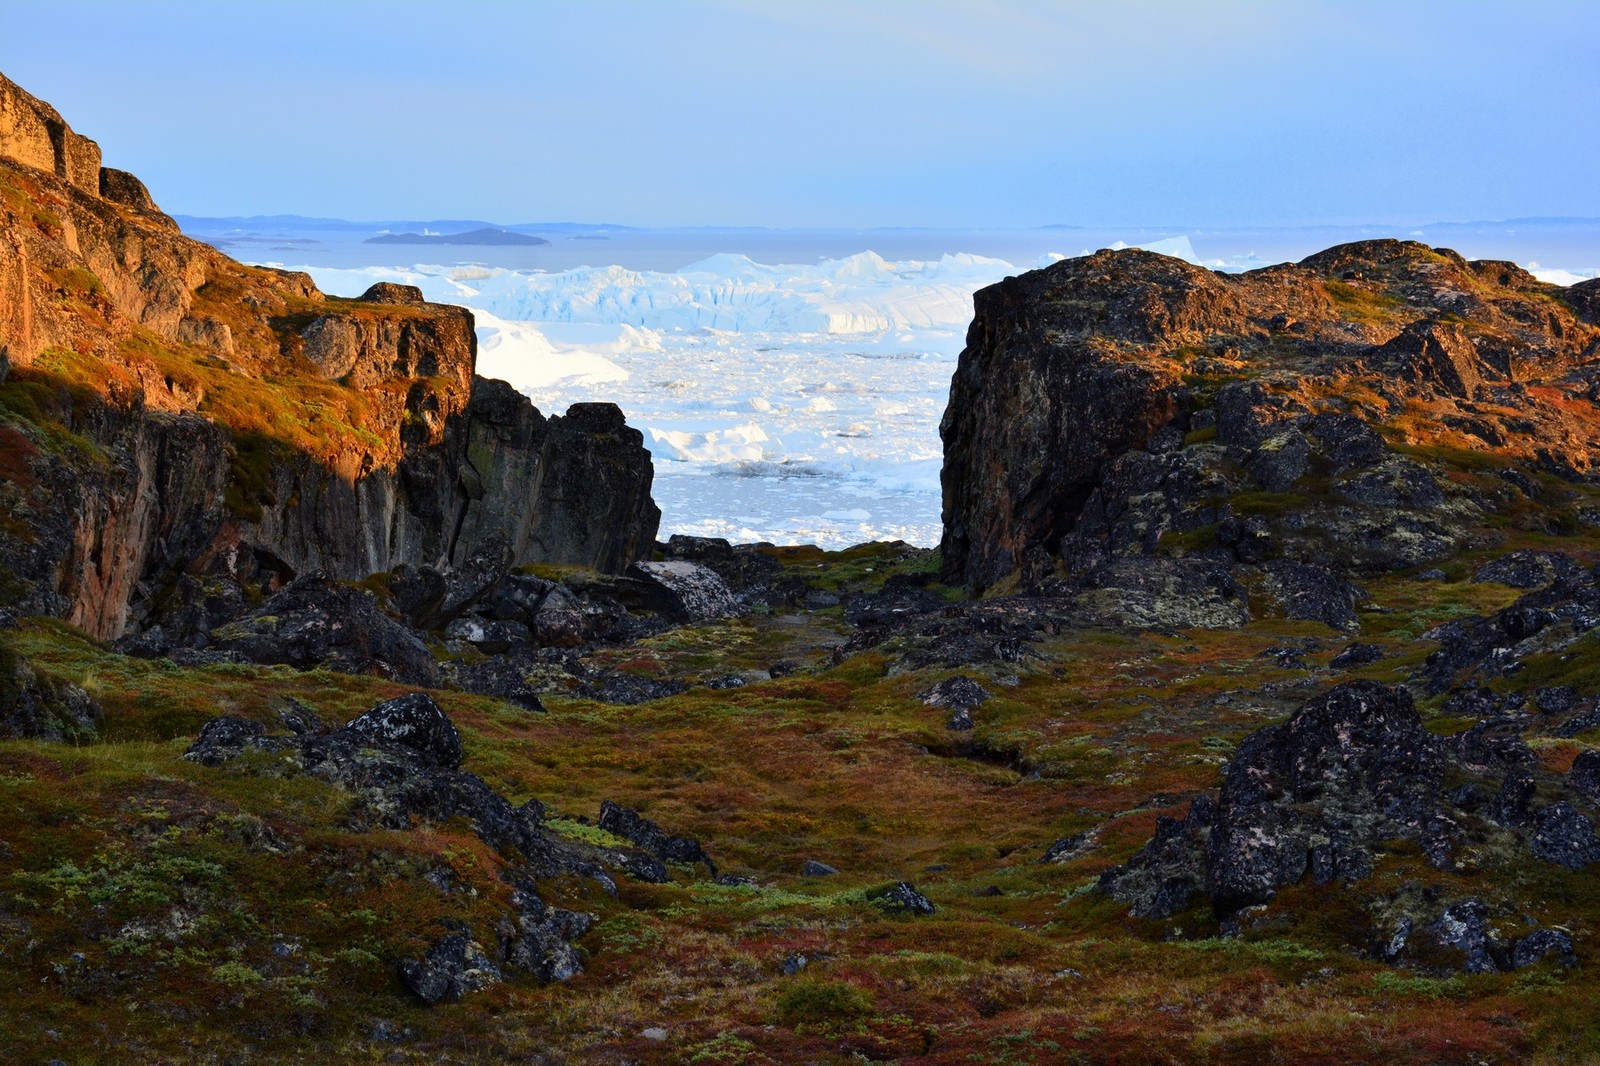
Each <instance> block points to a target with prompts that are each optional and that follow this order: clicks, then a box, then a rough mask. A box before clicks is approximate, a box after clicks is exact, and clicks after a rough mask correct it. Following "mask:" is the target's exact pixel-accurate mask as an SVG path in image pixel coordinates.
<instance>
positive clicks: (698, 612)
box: [627, 560, 743, 622]
mask: <svg viewBox="0 0 1600 1066" xmlns="http://www.w3.org/2000/svg"><path fill="white" fill-rule="evenodd" d="M627 573H628V576H629V577H631V578H634V579H635V580H637V581H639V582H640V583H641V584H642V586H643V587H644V590H645V597H646V606H647V607H649V608H650V609H652V610H654V611H656V612H658V613H660V614H663V615H665V616H666V617H668V618H670V619H672V620H673V621H675V622H709V621H711V620H713V619H716V618H728V617H731V616H733V615H737V614H740V613H741V612H742V610H743V608H742V607H741V606H740V604H739V601H738V599H736V598H735V597H734V594H733V591H732V590H731V589H729V588H728V586H727V584H726V583H725V582H724V581H723V580H722V578H721V576H720V575H718V574H717V572H716V571H715V570H712V569H710V568H709V567H704V566H699V565H697V564H695V563H690V562H684V561H682V560H667V561H665V562H642V563H634V564H633V565H632V566H630V567H629V568H628V571H627Z"/></svg>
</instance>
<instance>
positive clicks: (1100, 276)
mask: <svg viewBox="0 0 1600 1066" xmlns="http://www.w3.org/2000/svg"><path fill="white" fill-rule="evenodd" d="M1597 300H1600V282H1585V283H1583V284H1581V285H1577V286H1573V287H1572V288H1570V289H1568V288H1562V287H1559V286H1555V285H1547V284H1543V283H1541V282H1539V281H1538V280H1536V279H1535V278H1534V277H1532V276H1531V275H1529V274H1528V273H1527V272H1525V271H1523V270H1521V269H1520V268H1518V267H1516V266H1514V265H1512V264H1510V263H1501V262H1468V261H1466V260H1465V259H1463V258H1462V257H1460V256H1459V255H1457V254H1456V253H1454V252H1451V251H1448V250H1444V249H1433V248H1429V247H1426V246H1424V245H1422V244H1418V243H1415V242H1409V241H1407V242H1401V241H1394V240H1382V241H1369V242H1362V243H1358V244H1350V245H1343V246H1340V247H1337V248H1332V249H1329V250H1328V251H1325V252H1322V253H1319V254H1317V255H1314V256H1311V257H1310V258H1308V259H1306V260H1304V261H1302V262H1300V263H1298V264H1285V265H1282V266H1274V267H1269V268H1266V269H1262V270H1255V271H1251V272H1249V273H1245V274H1240V275H1225V274H1219V273H1213V272H1211V271H1207V270H1203V269H1201V268H1199V267H1195V266H1191V265H1189V264H1187V263H1183V262H1180V261H1178V260H1175V259H1171V258H1167V257H1164V256H1160V255H1155V254H1153V253H1149V252H1143V251H1136V250H1130V251H1104V252H1099V253H1097V254H1095V255H1092V256H1085V257H1083V258H1079V259H1069V260H1066V261H1063V262H1061V263H1058V264H1056V265H1054V266H1051V267H1049V268H1047V269H1044V270H1039V271H1034V272H1031V273H1028V274H1025V275H1023V276H1021V277H1016V278H1008V279H1006V280H1005V281H1004V282H1002V283H1000V284H998V285H995V286H991V287H990V288H987V289H985V290H983V291H982V292H980V293H978V294H977V297H976V316H975V318H974V320H973V323H972V327H971V330H970V332H969V333H968V336H967V347H966V349H965V351H963V352H962V354H961V358H960V362H959V364H958V367H957V370H956V373H955V377H954V379H953V381H952V382H951V388H950V403H949V406H948V408H947V409H946V412H945V416H944V421H943V424H942V425H941V427H940V431H941V434H942V436H943V439H944V446H945V466H944V471H943V485H944V525H945V535H944V542H943V553H944V554H943V565H944V573H945V577H946V578H947V579H949V580H955V581H960V582H963V583H965V584H966V585H967V586H968V587H969V588H970V589H972V590H974V591H983V590H989V589H994V588H997V587H999V588H1015V587H1018V586H1021V587H1024V588H1031V587H1035V586H1038V585H1039V584H1041V583H1042V582H1046V581H1050V580H1056V579H1061V578H1066V579H1069V580H1074V581H1077V582H1078V583H1079V584H1080V585H1088V586H1090V587H1097V586H1105V585H1107V584H1109V585H1113V586H1118V585H1126V581H1125V580H1124V578H1125V577H1126V575H1127V573H1128V566H1129V564H1130V561H1131V560H1141V559H1143V560H1157V559H1159V560H1175V559H1187V560H1188V562H1187V564H1186V565H1185V566H1183V567H1181V568H1180V569H1181V570H1182V574H1180V575H1179V576H1177V577H1174V578H1173V579H1172V580H1174V581H1177V582H1178V583H1179V584H1182V583H1183V582H1184V581H1188V582H1190V583H1191V584H1192V583H1194V582H1195V581H1198V582H1200V583H1201V584H1209V585H1210V586H1211V587H1212V588H1213V589H1214V590H1216V589H1221V590H1222V593H1221V595H1222V597H1223V598H1224V599H1226V598H1229V597H1234V598H1241V599H1242V597H1235V594H1234V592H1230V591H1228V586H1229V584H1230V582H1231V581H1232V579H1233V578H1240V579H1242V580H1245V582H1246V583H1247V584H1248V583H1250V582H1252V581H1253V582H1256V583H1257V584H1258V585H1262V587H1264V588H1265V589H1266V591H1267V598H1269V599H1271V598H1273V596H1272V588H1273V586H1274V585H1279V586H1291V585H1292V586H1297V587H1299V588H1302V589H1303V588H1304V587H1305V586H1306V584H1307V582H1306V580H1304V579H1305V577H1306V575H1305V574H1303V573H1302V574H1299V575H1298V576H1296V575H1294V574H1292V573H1290V571H1291V570H1292V568H1293V567H1295V566H1300V567H1305V566H1311V567H1316V568H1319V570H1320V571H1326V570H1329V569H1331V570H1332V571H1336V572H1350V573H1355V574H1361V573H1373V572H1385V571H1387V570H1391V569H1397V568H1404V567H1410V566H1417V565H1421V564H1424V563H1427V562H1429V561H1430V560H1435V559H1438V558H1441V557H1443V556H1444V555H1445V554H1446V553H1447V552H1449V551H1450V550H1452V549H1453V548H1456V547H1460V546H1461V545H1462V544H1464V543H1465V542H1466V541H1468V540H1470V539H1472V538H1473V537H1475V536H1478V535H1480V534H1481V533H1483V531H1484V529H1485V528H1486V527H1487V526H1492V525H1493V524H1494V523H1495V522H1496V521H1499V520H1500V519H1502V518H1504V517H1505V516H1506V515H1507V514H1509V513H1511V512H1514V511H1515V510H1516V500H1518V499H1522V498H1525V497H1526V496H1527V494H1528V493H1533V492H1537V491H1538V486H1537V484H1536V481H1537V479H1538V478H1539V477H1543V476H1551V477H1554V478H1556V479H1568V480H1570V479H1580V478H1589V477H1590V476H1591V474H1592V471H1593V468H1594V464H1595V462H1596V460H1597V457H1600V412H1597V409H1596V407H1595V404H1594V400H1595V398H1596V396H1597V395H1600V329H1597V324H1600V315H1597V313H1596V311H1597ZM1462 457H1472V462H1471V463H1468V464H1467V465H1468V466H1469V467H1473V468H1474V469H1472V470H1466V471H1463V470H1462V469H1461V466H1462V464H1461V463H1460V462H1456V460H1459V459H1461V458H1462ZM1479 474H1482V475H1485V476H1482V477H1480V476H1478V475H1479ZM1495 516H1500V517H1499V518H1496V517H1495ZM1240 566H1244V567H1246V568H1250V569H1248V570H1247V571H1246V572H1244V573H1240V572H1239V569H1238V568H1239V567H1240ZM1208 567H1209V569H1208ZM1119 568H1120V575H1119ZM1142 569H1143V572H1144V573H1145V574H1146V575H1148V574H1150V573H1168V574H1172V573H1175V571H1173V570H1172V568H1171V567H1170V566H1167V565H1166V563H1165V562H1160V563H1158V562H1153V561H1152V562H1151V564H1150V565H1149V566H1145V567H1143V568H1142ZM1286 575H1288V576H1287V577H1286ZM1145 580H1148V578H1146V579H1145ZM1263 583H1264V584H1263ZM1339 595H1343V593H1339ZM1276 598H1277V599H1279V600H1284V599H1288V600H1291V601H1292V600H1295V599H1297V598H1303V597H1298V594H1297V593H1295V592H1294V591H1293V590H1290V591H1289V592H1288V593H1286V594H1284V595H1279V596H1277V597H1276ZM1335 598H1337V597H1335ZM1293 607H1294V604H1293V603H1291V604H1290V608H1291V613H1292V610H1293ZM1314 611H1315V613H1316V614H1317V616H1318V617H1323V616H1330V615H1337V616H1340V617H1344V616H1347V615H1348V611H1339V610H1337V609H1328V608H1323V609H1314ZM1324 620H1333V621H1335V622H1338V621H1339V618H1332V617H1328V618H1324Z"/></svg>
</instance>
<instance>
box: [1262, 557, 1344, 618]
mask: <svg viewBox="0 0 1600 1066" xmlns="http://www.w3.org/2000/svg"><path fill="white" fill-rule="evenodd" d="M1263 569H1264V570H1265V571H1266V574H1267V581H1266V590H1267V594H1268V595H1269V596H1271V597H1272V598H1273V599H1275V600H1277V602H1278V604H1279V606H1280V607H1281V608H1282V610H1283V613H1284V614H1285V615H1286V616H1287V617H1289V618H1294V619H1299V620H1301V621H1307V622H1321V623H1322V624H1323V625H1327V626H1332V627H1333V628H1334V629H1343V630H1355V629H1359V628H1360V623H1359V622H1358V621H1357V620H1356V600H1357V598H1358V597H1359V596H1360V595H1361V590H1360V589H1358V588H1357V587H1356V586H1355V584H1354V583H1352V582H1351V580H1350V579H1349V578H1348V577H1346V576H1345V575H1344V574H1341V573H1338V572H1336V571H1334V570H1330V569H1328V568H1327V567H1325V566H1313V565H1310V564H1307V563H1296V562H1289V561H1280V562H1273V563H1268V564H1266V566H1265V567H1263Z"/></svg>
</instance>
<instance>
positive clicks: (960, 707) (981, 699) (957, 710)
mask: <svg viewBox="0 0 1600 1066" xmlns="http://www.w3.org/2000/svg"><path fill="white" fill-rule="evenodd" d="M989 698H990V696H989V690H988V689H986V688H984V687H983V686H982V685H980V684H978V683H977V682H976V681H974V680H972V678H970V677H967V676H966V675H965V674H957V675H956V676H954V677H947V678H945V679H944V680H943V681H941V682H939V683H938V684H937V685H934V686H933V687H932V688H930V689H928V690H927V691H925V692H923V693H922V702H923V703H926V704H927V705H928V706H930V707H945V708H948V709H949V711H950V717H949V719H948V720H947V721H946V722H945V726H946V728H948V729H952V730H955V731H957V732H965V731H966V730H969V729H971V728H972V726H973V721H972V711H973V709H974V708H975V707H979V706H982V705H983V704H984V703H986V702H987V701H988V700H989Z"/></svg>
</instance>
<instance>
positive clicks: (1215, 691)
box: [0, 81, 1600, 1064]
mask: <svg viewBox="0 0 1600 1066" xmlns="http://www.w3.org/2000/svg"><path fill="white" fill-rule="evenodd" d="M0 211H3V215H4V217H3V223H4V225H3V229H0V232H3V235H4V238H5V239H4V240H3V241H0V293H3V294H4V299H0V345H3V346H4V348H3V352H4V355H3V361H0V594H3V599H0V605H3V606H0V972H3V973H4V974H5V975H6V976H7V977H8V978H9V980H8V982H7V987H8V989H9V991H8V994H7V995H6V996H5V997H4V998H3V999H0V1052H4V1054H5V1057H6V1060H7V1061H16V1062H39V1063H52V1062H62V1063H72V1064H78V1063H130V1062H140V1063H143V1062H149V1063H165V1062H219V1061H223V1060H239V1061H253V1062H286V1063H287V1062H301V1061H308V1060H319V1061H382V1062H397V1063H406V1062H419V1063H420V1062H428V1063H438V1062H462V1063H467V1062H499V1061H525V1062H542V1063H559V1062H585V1063H589V1062H596V1063H618V1064H620V1063H647V1062H659V1063H668V1062H695V1063H718V1062H725V1063H735V1062H737V1063H761V1062H796V1063H799V1062H841V1063H843V1062H860V1061H881V1062H901V1063H970V1062H993V1063H1008V1064H1009V1063H1060V1062H1086V1063H1087V1062H1107V1063H1146V1062H1150V1063H1159V1062H1171V1063H1177V1062H1184V1063H1188V1062H1218V1063H1223V1062H1229V1063H1256V1062H1262V1061H1290V1062H1324V1063H1334V1062H1339V1063H1343V1062H1351V1061H1385V1062H1393V1063H1455V1062H1505V1063H1509V1062H1525V1061H1534V1062H1540V1061H1542V1062H1567V1061H1586V1060H1589V1059H1593V1058H1595V1057H1597V1056H1600V1037H1597V1034H1596V1028H1595V1026H1594V1024H1593V1018H1592V1014H1593V1011H1592V1003H1593V1001H1594V998H1595V996H1596V994H1597V993H1600V985H1597V980H1600V978H1597V976H1596V975H1597V974H1600V956H1597V949H1596V941H1595V932H1596V929H1597V927H1600V893H1597V892H1596V891H1595V890H1594V888H1593V884H1594V877H1595V872H1596V869H1597V864H1600V830H1597V828H1596V823H1595V819H1596V818H1597V817H1600V702H1597V701H1600V649H1597V646H1596V642H1595V633H1596V632H1597V629H1596V627H1597V624H1600V536H1597V526H1600V485H1597V484H1596V483H1595V480H1594V474H1593V472H1592V467H1593V464H1594V463H1595V460H1596V456H1597V454H1600V451H1597V448H1600V438H1597V430H1600V422H1597V419H1596V415H1595V398H1596V392H1595V390H1596V388H1597V381H1600V378H1597V377H1596V374H1597V373H1600V370H1597V368H1600V317H1597V316H1600V287H1597V285H1596V283H1587V284H1585V285H1580V286H1574V287H1572V288H1570V289H1563V288H1558V287H1554V286H1548V285H1543V284H1540V283H1539V282H1537V281H1535V280H1534V279H1532V278H1531V277H1529V276H1528V275H1526V274H1525V273H1523V272H1521V271H1520V270H1518V269H1517V268H1516V267H1513V266H1511V265H1509V264H1503V263H1483V262H1471V263H1469V262H1465V261H1463V260H1461V259H1460V258H1459V257H1458V256H1456V255H1455V254H1454V253H1452V252H1449V251H1446V250H1443V249H1432V248H1427V247H1424V246H1422V245H1418V244H1413V243H1403V242H1396V241H1373V242H1367V243H1362V244H1357V245H1346V246H1343V247H1339V248H1334V249H1330V250H1329V251H1327V252H1323V253H1321V254H1319V255H1316V256H1313V257H1311V258H1310V259H1307V260H1305V261H1304V262H1302V263H1300V264H1296V265H1288V266H1281V267H1273V268H1269V269H1266V270H1261V271H1254V272H1251V273H1249V274H1245V275H1241V276H1234V277H1229V276H1222V275H1217V274H1212V273H1208V272H1206V271H1203V270H1199V269H1197V268H1194V267H1191V266H1188V265H1186V264H1184V263H1182V262H1179V261H1177V260H1173V259H1168V258H1165V257H1162V256H1157V255H1152V254H1149V253H1144V252H1138V251H1122V252H1101V253H1098V254H1096V255H1093V256H1087V257H1084V258H1081V259H1076V260H1068V261H1065V262H1062V263H1060V264H1057V265H1056V266H1053V267H1050V268H1048V269H1046V270H1042V271H1036V272H1033V273H1030V274H1027V275H1024V276H1022V277H1019V278H1013V279H1008V280H1007V281H1005V282H1003V283H1001V284H1000V285H997V286H994V287H993V288H990V289H986V290H984V291H982V292H980V293H978V294H977V297H976V315H975V319H974V323H973V327H972V331H971V333H970V336H969V343H968V347H967V350H966V351H965V353H963V356H962V359H961V362H960V364H959V368H958V370H957V373H956V377H955V380H954V381H953V383H952V389H951V402H950V406H949V409H948V411H947V412H946V415H945V420H944V425H943V433H944V438H945V443H946V466H945V502H946V512H945V525H946V533H945V540H944V544H943V545H942V547H941V549H940V550H938V551H928V550H922V549H916V548H912V547H909V546H907V545H904V544H894V543H889V544H884V543H880V544H870V545H861V546H858V547H856V548H852V549H850V550H848V551H843V552H822V551H819V550H817V549H815V548H809V547H774V546H772V545H730V544H728V543H726V542H724V541H720V540H712V539H699V538H686V537H673V538H671V539H670V540H669V541H667V542H666V543H657V542H656V540H655V533H656V522H657V517H658V516H657V513H656V511H655V509H654V505H653V504H652V503H651V501H650V497H649V486H650V476H651V475H650V464H649V456H648V453H646V452H645V451H644V450H643V448H642V447H641V441H640V438H639V435H638V433H636V432H635V431H633V430H631V429H630V428H629V427H627V426H626V425H625V424H624V422H623V420H622V417H621V415H620V413H619V412H618V411H617V410H616V409H615V408H614V407H611V406H609V405H592V406H583V407H575V408H573V409H571V410H569V411H568V412H567V413H566V414H565V415H563V416H546V415H544V414H542V413H540V412H539V411H537V410H535V409H534V408H533V407H532V406H531V405H529V403H528V402H527V401H526V400H525V399H523V398H522V397H520V396H519V395H517V394H516V393H515V392H514V391H513V390H511V389H510V388H509V387H508V386H505V385H503V384H501V383H498V382H493V381H485V380H482V379H479V378H476V377H475V376H474V374H473V370H474V350H473V332H472V324H471V319H470V316H469V315H468V314H467V313H466V312H464V311H462V310H460V309H457V308H450V307H444V306H440V305H433V304H426V303H423V302H421V300H420V297H419V296H418V295H417V294H416V293H415V291H413V290H409V289H407V288H405V287H402V286H375V287H374V288H373V290H372V291H369V292H368V293H367V294H366V295H365V297H364V298H363V299H361V300H357V301H346V300H335V299H333V298H330V297H325V296H323V295H321V294H320V293H318V292H317V291H316V290H315V288H314V287H312V286H311V285H310V283H309V282H308V281H307V280H306V279H304V278H300V277H296V276H293V275H285V274H281V273H277V272H273V271H268V270H262V269H259V268H251V267H245V266H242V265H240V264H237V263H234V262H232V261H231V260H228V259H227V258H225V257H224V256H221V255H220V254H218V253H216V252H215V251H213V250H211V249H208V248H206V247H205V246H202V245H199V244H195V243H194V242H191V241H188V240H187V239H185V238H184V237H182V236H181V234H179V233H178V232H177V230H176V228H175V227H174V226H173V225H172V224H171V223H170V221H169V220H167V219H166V218H165V216H163V215H161V214H160V212H159V211H158V210H157V209H156V208H155V206H154V204H153V202H152V201H151V199H150V197H149V194H148V193H147V192H145V190H144V188H143V186H142V185H140V184H139V183H138V182H137V179H134V178H132V177H131V176H130V175H126V174H122V173H120V172H117V171H111V170H105V169H102V168H100V164H99V159H98V149H97V148H96V147H95V146H94V144H93V142H91V141H88V140H86V139H84V138H82V137H80V136H79V135H77V134H75V133H74V132H73V131H72V130H71V129H70V128H69V127H68V126H67V125H66V124H65V123H64V122H63V121H62V120H61V118H60V117H59V116H58V115H56V113H55V112H54V111H53V110H51V109H50V108H49V107H48V106H47V105H44V104H42V103H41V102H39V101H37V100H34V99H33V98H32V97H29V96H27V94H25V93H24V92H22V91H21V90H20V89H18V88H17V87H15V86H13V85H11V84H10V83H9V82H4V81H0Z"/></svg>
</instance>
